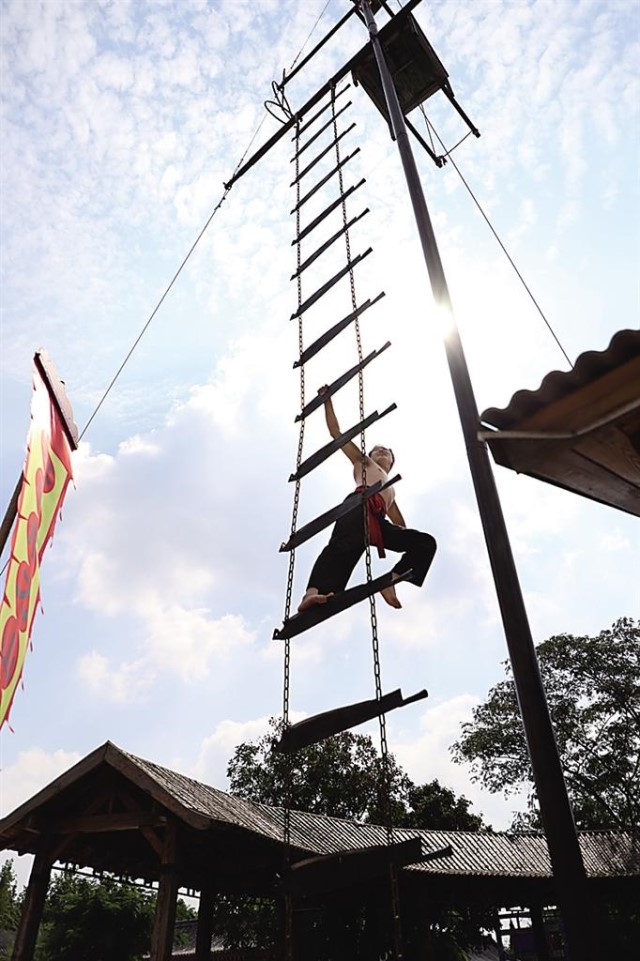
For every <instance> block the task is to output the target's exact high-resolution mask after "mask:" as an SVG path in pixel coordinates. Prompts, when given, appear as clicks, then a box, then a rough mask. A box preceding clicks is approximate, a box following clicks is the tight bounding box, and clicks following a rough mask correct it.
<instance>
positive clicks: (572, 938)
mask: <svg viewBox="0 0 640 961" xmlns="http://www.w3.org/2000/svg"><path fill="white" fill-rule="evenodd" d="M358 2H359V4H360V9H361V10H362V13H363V17H364V20H365V23H366V25H367V28H368V30H369V37H370V40H371V45H372V47H373V51H374V55H375V58H376V62H377V65H378V70H379V72H380V80H381V83H382V88H383V90H384V94H385V98H386V102H387V110H388V113H389V118H390V123H391V129H392V131H393V136H394V139H395V140H396V142H397V144H398V151H399V153H400V158H401V161H402V166H403V169H404V174H405V178H406V181H407V187H408V190H409V195H410V198H411V203H412V206H413V211H414V215H415V219H416V226H417V228H418V233H419V236H420V241H421V244H422V250H423V253H424V258H425V262H426V265H427V270H428V273H429V279H430V282H431V288H432V291H433V296H434V300H435V303H436V307H437V309H438V310H440V311H442V312H443V313H444V314H445V315H446V317H447V319H448V320H449V321H450V333H449V334H448V336H447V338H446V340H445V349H446V354H447V361H448V364H449V371H450V374H451V380H452V383H453V390H454V394H455V398H456V403H457V406H458V413H459V416H460V423H461V426H462V433H463V436H464V441H465V445H466V449H467V457H468V460H469V468H470V471H471V477H472V479H473V485H474V488H475V493H476V499H477V502H478V509H479V513H480V518H481V521H482V527H483V531H484V537H485V541H486V544H487V550H488V553H489V559H490V563H491V569H492V572H493V578H494V582H495V586H496V593H497V595H498V602H499V605H500V611H501V614H502V622H503V625H504V631H505V635H506V640H507V646H508V649H509V656H510V659H511V665H512V669H513V678H514V682H515V687H516V692H517V697H518V703H519V706H520V713H521V715H522V721H523V724H524V729H525V734H526V739H527V744H528V748H529V756H530V758H531V765H532V768H533V776H534V781H535V786H536V791H537V794H538V800H539V803H540V813H541V817H542V823H543V826H544V831H545V835H546V838H547V843H548V846H549V854H550V857H551V863H552V868H553V875H554V878H555V882H556V889H557V894H558V899H559V902H560V906H561V909H562V915H563V920H564V927H565V931H566V934H567V941H568V944H569V949H570V958H571V961H597V959H601V955H600V954H599V952H598V949H597V947H596V945H595V943H594V941H595V939H594V938H593V931H591V932H589V934H587V930H586V929H587V924H586V923H585V921H586V919H589V922H591V921H592V918H593V914H592V911H590V909H589V907H588V892H587V879H586V872H585V869H584V865H583V862H582V855H581V851H580V846H579V842H578V836H577V832H576V827H575V822H574V820H573V812H572V810H571V805H570V803H569V797H568V794H567V789H566V785H565V782H564V776H563V773H562V767H561V765H560V757H559V754H558V748H557V744H556V741H555V736H554V732H553V727H552V724H551V718H550V716H549V708H548V705H547V700H546V696H545V692H544V687H543V685H542V679H541V677H540V671H539V667H538V661H537V658H536V653H535V648H534V645H533V639H532V637H531V630H530V628H529V622H528V619H527V613H526V610H525V606H524V601H523V598H522V592H521V589H520V583H519V580H518V574H517V571H516V567H515V562H514V559H513V555H512V552H511V545H510V543H509V537H508V534H507V528H506V524H505V521H504V516H503V514H502V508H501V505H500V500H499V497H498V491H497V488H496V485H495V479H494V477H493V473H492V470H491V464H490V461H489V456H488V452H487V448H486V446H485V444H484V443H483V442H481V441H479V440H478V437H477V431H478V425H479V415H478V408H477V405H476V401H475V397H474V394H473V388H472V385H471V379H470V376H469V371H468V368H467V364H466V360H465V356H464V351H463V349H462V341H461V339H460V335H459V332H458V329H457V327H456V324H455V319H454V315H453V308H452V304H451V298H450V296H449V289H448V286H447V281H446V277H445V274H444V269H443V266H442V261H441V259H440V253H439V250H438V245H437V242H436V238H435V233H434V230H433V226H432V223H431V218H430V216H429V211H428V209H427V204H426V200H425V196H424V193H423V190H422V184H421V182H420V177H419V174H418V169H417V166H416V162H415V158H414V156H413V153H412V150H411V145H410V143H409V137H408V134H407V129H406V125H405V121H404V117H403V115H402V111H401V109H400V104H399V102H398V96H397V93H396V90H395V87H394V84H393V80H392V77H391V74H390V72H389V68H388V66H387V63H386V61H385V57H384V53H383V50H382V45H381V43H380V39H379V37H378V32H377V27H376V22H375V18H374V16H373V14H372V12H371V9H370V7H369V3H368V0H358Z"/></svg>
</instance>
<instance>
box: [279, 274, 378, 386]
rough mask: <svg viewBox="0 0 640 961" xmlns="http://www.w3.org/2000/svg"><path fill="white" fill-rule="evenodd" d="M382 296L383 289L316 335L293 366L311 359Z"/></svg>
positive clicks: (299, 365) (300, 364)
mask: <svg viewBox="0 0 640 961" xmlns="http://www.w3.org/2000/svg"><path fill="white" fill-rule="evenodd" d="M384 296H386V295H385V292H384V290H383V291H382V292H381V293H379V294H378V296H377V297H374V299H373V300H365V302H364V303H363V304H361V305H360V306H359V307H357V308H356V309H355V310H354V311H352V312H351V313H350V314H348V315H347V316H346V317H344V318H343V319H342V320H340V321H338V323H337V324H334V325H333V327H331V328H330V329H329V330H326V331H325V332H324V334H322V336H321V337H318V339H317V340H314V342H313V343H312V344H310V345H309V347H307V349H306V350H303V352H302V353H301V354H300V358H299V360H296V361H294V364H293V366H294V367H301V366H302V364H306V362H307V361H308V360H311V358H312V357H315V355H316V354H317V353H318V351H320V350H322V348H323V347H326V345H327V344H328V343H330V342H331V341H332V340H333V338H334V337H337V336H338V334H339V333H341V332H342V331H343V330H344V329H345V327H348V326H349V324H350V323H352V321H354V320H355V319H356V317H359V316H360V315H361V314H363V313H364V312H365V310H368V309H369V307H373V305H374V304H377V302H378V301H379V300H382V298H383V297H384Z"/></svg>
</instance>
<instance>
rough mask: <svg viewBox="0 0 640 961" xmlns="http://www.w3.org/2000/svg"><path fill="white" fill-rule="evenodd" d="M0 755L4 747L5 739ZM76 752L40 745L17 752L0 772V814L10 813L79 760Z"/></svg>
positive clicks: (5, 746) (3, 815)
mask: <svg viewBox="0 0 640 961" xmlns="http://www.w3.org/2000/svg"><path fill="white" fill-rule="evenodd" d="M4 737H5V741H4V744H3V754H4V752H5V751H6V750H7V744H6V738H7V737H8V735H7V734H5V735H4ZM80 757H81V755H80V754H78V753H77V752H76V751H65V750H62V749H59V750H57V751H53V752H47V751H45V750H43V749H42V748H40V747H33V748H29V749H28V750H24V751H18V753H17V755H16V759H15V761H14V762H13V763H12V764H9V765H7V764H3V765H2V773H1V774H0V813H1V816H2V817H5V816H6V815H7V814H10V813H11V811H13V810H15V808H17V807H19V806H20V805H21V804H23V803H24V802H25V801H28V800H29V798H31V797H33V795H34V794H36V793H37V792H38V791H40V790H41V789H42V788H43V787H46V786H47V784H49V783H50V782H51V781H53V780H55V778H57V777H58V775H59V774H62V773H63V772H64V771H66V770H67V769H68V768H70V767H71V766H72V765H73V764H75V763H76V762H77V761H79V760H80Z"/></svg>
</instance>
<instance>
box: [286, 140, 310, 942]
mask: <svg viewBox="0 0 640 961" xmlns="http://www.w3.org/2000/svg"><path fill="white" fill-rule="evenodd" d="M299 140H300V121H298V122H297V124H296V136H295V151H296V161H295V163H296V177H295V183H296V262H297V263H296V267H297V280H296V283H297V296H298V310H299V308H300V305H301V304H302V279H301V274H300V263H301V242H300V180H299V177H298V175H299V172H300V161H299V156H298V155H299V150H298V147H299ZM303 350H304V329H303V321H302V315H301V314H299V316H298V356H302V352H303ZM299 371H300V410H303V409H304V405H305V378H304V364H301V365H300V367H299ZM304 426H305V420H304V418H302V419H301V421H300V432H299V434H298V452H297V455H296V472H297V471H298V470H299V468H300V464H301V463H302V451H303V447H304ZM299 506H300V480H299V479H298V480H296V482H295V489H294V494H293V510H292V515H291V536H293V534H295V532H296V529H297V524H298V509H299ZM295 555H296V552H295V548H294V549H293V550H292V551H291V552H290V554H289V570H288V573H287V596H286V600H285V610H284V618H285V620H287V619H288V617H289V614H290V612H291V598H292V596H293V575H294V571H295ZM290 687H291V640H290V638H288V637H287V638H285V639H284V685H283V697H282V729H283V731H284V730H285V729H286V728H287V727H289V700H290ZM292 778H293V772H292V761H291V755H290V754H289V753H287V754H285V757H284V802H285V803H284V847H285V865H284V867H285V871H284V876H285V878H287V879H288V874H289V867H290V864H291V797H292ZM284 907H285V912H284V913H285V917H284V957H285V961H293V950H294V949H293V901H292V898H291V895H290V894H287V895H286V896H285V905H284Z"/></svg>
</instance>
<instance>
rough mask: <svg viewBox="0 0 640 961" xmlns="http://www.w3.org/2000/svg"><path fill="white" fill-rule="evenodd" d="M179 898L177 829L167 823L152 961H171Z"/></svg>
mask: <svg viewBox="0 0 640 961" xmlns="http://www.w3.org/2000/svg"><path fill="white" fill-rule="evenodd" d="M177 896H178V865H177V829H176V825H175V823H174V822H173V821H170V822H168V823H167V827H166V829H165V835H164V844H163V849H162V860H161V867H160V886H159V888H158V900H157V901H156V915H155V918H154V922H153V933H152V935H151V961H170V958H171V954H172V949H173V930H174V927H175V923H176V899H177Z"/></svg>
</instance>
